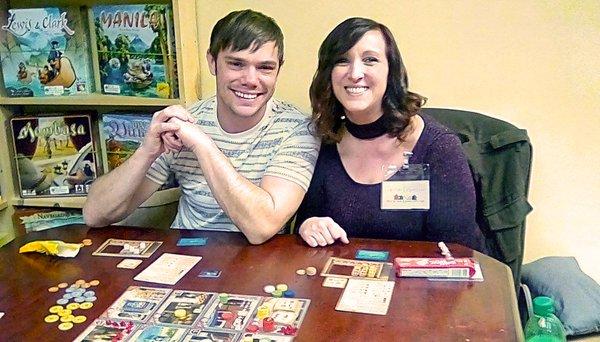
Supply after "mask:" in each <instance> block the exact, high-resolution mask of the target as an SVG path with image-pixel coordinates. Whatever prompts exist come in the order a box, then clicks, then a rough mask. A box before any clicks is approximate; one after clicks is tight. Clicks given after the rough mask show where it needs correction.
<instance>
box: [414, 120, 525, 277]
mask: <svg viewBox="0 0 600 342" xmlns="http://www.w3.org/2000/svg"><path fill="white" fill-rule="evenodd" d="M422 113H424V114H426V115H429V116H431V117H433V118H434V119H435V120H437V121H438V122H440V123H441V124H443V125H444V126H446V127H448V128H449V129H450V130H451V131H453V132H454V133H455V134H456V135H457V136H458V137H459V138H460V141H461V143H462V147H463V150H464V151H465V154H466V156H467V159H468V161H469V166H470V168H471V173H472V174H473V179H474V181H475V188H476V193H477V223H478V224H479V227H480V228H481V230H482V231H483V234H484V236H485V239H486V246H487V249H488V252H489V254H490V256H492V257H494V258H496V259H498V260H500V261H502V262H504V263H505V264H506V265H508V266H509V267H510V268H511V270H512V273H513V278H514V281H515V285H516V286H518V284H519V283H520V279H521V265H522V263H523V251H524V244H525V217H526V216H527V214H528V213H529V212H530V211H531V210H532V208H531V206H530V205H529V202H528V201H527V195H528V192H529V180H530V174H531V155H532V146H531V143H530V141H529V137H528V136H527V131H526V130H524V129H519V128H517V127H515V126H514V125H512V124H510V123H508V122H505V121H502V120H499V119H495V118H492V117H489V116H486V115H483V114H479V113H474V112H468V111H462V110H454V109H444V108H424V109H422Z"/></svg>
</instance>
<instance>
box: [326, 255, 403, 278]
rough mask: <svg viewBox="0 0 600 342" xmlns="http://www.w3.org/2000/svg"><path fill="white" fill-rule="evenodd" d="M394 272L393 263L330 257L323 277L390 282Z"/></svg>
mask: <svg viewBox="0 0 600 342" xmlns="http://www.w3.org/2000/svg"><path fill="white" fill-rule="evenodd" d="M369 270H370V271H369ZM392 270H393V267H392V263H389V262H378V261H362V260H354V259H344V258H336V257H330V258H329V259H328V260H327V262H326V263H325V266H324V267H323V270H322V271H321V275H322V276H324V277H329V276H332V277H338V278H368V279H377V280H388V279H389V277H390V273H391V272H392ZM371 276H372V277H371Z"/></svg>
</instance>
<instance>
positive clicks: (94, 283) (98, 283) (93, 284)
mask: <svg viewBox="0 0 600 342" xmlns="http://www.w3.org/2000/svg"><path fill="white" fill-rule="evenodd" d="M90 285H92V286H98V285H100V280H97V279H94V280H92V281H90Z"/></svg>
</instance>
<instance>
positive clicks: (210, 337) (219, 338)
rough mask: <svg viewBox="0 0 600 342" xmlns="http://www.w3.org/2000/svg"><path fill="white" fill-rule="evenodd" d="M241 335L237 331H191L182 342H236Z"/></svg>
mask: <svg viewBox="0 0 600 342" xmlns="http://www.w3.org/2000/svg"><path fill="white" fill-rule="evenodd" d="M239 335H240V333H238V332H235V331H223V330H208V329H191V330H190V331H189V333H188V334H187V335H186V336H185V337H184V338H183V340H182V342H234V341H239Z"/></svg>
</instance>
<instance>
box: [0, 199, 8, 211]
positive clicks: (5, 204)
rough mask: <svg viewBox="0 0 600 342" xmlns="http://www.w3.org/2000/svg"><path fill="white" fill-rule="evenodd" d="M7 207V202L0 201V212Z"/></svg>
mask: <svg viewBox="0 0 600 342" xmlns="http://www.w3.org/2000/svg"><path fill="white" fill-rule="evenodd" d="M7 207H8V202H6V201H5V200H3V199H0V211H2V210H4V209H6V208H7Z"/></svg>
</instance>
